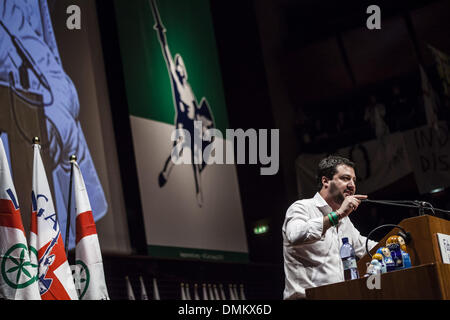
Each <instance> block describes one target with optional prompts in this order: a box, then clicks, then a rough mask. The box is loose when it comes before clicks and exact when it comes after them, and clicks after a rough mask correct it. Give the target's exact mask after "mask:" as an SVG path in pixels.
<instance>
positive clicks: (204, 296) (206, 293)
mask: <svg viewBox="0 0 450 320" xmlns="http://www.w3.org/2000/svg"><path fill="white" fill-rule="evenodd" d="M202 287H203V300H209V298H208V292H206V284H203V285H202Z"/></svg>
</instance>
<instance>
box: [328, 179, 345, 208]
mask: <svg viewBox="0 0 450 320" xmlns="http://www.w3.org/2000/svg"><path fill="white" fill-rule="evenodd" d="M329 193H330V195H331V198H332V199H333V200H334V202H336V203H338V204H342V202H344V199H345V196H344V194H343V193H342V192H341V191H339V188H338V187H336V185H335V184H334V182H331V183H330V191H329Z"/></svg>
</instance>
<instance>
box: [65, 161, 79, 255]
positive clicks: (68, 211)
mask: <svg viewBox="0 0 450 320" xmlns="http://www.w3.org/2000/svg"><path fill="white" fill-rule="evenodd" d="M74 161H77V156H76V155H74V154H73V155H71V156H70V180H69V200H68V203H67V221H66V241H65V242H64V245H65V251H66V257H67V260H69V233H70V206H71V204H72V178H73V163H74Z"/></svg>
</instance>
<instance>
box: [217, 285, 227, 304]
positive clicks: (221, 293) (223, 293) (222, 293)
mask: <svg viewBox="0 0 450 320" xmlns="http://www.w3.org/2000/svg"><path fill="white" fill-rule="evenodd" d="M219 288H220V296H221V297H222V300H227V297H226V296H225V292H224V291H223V285H222V284H219Z"/></svg>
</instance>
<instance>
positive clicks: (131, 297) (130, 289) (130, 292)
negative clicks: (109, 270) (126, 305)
mask: <svg viewBox="0 0 450 320" xmlns="http://www.w3.org/2000/svg"><path fill="white" fill-rule="evenodd" d="M125 283H126V286H127V295H128V300H136V298H135V296H134V292H133V287H132V286H131V283H130V279H129V278H128V276H125Z"/></svg>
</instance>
